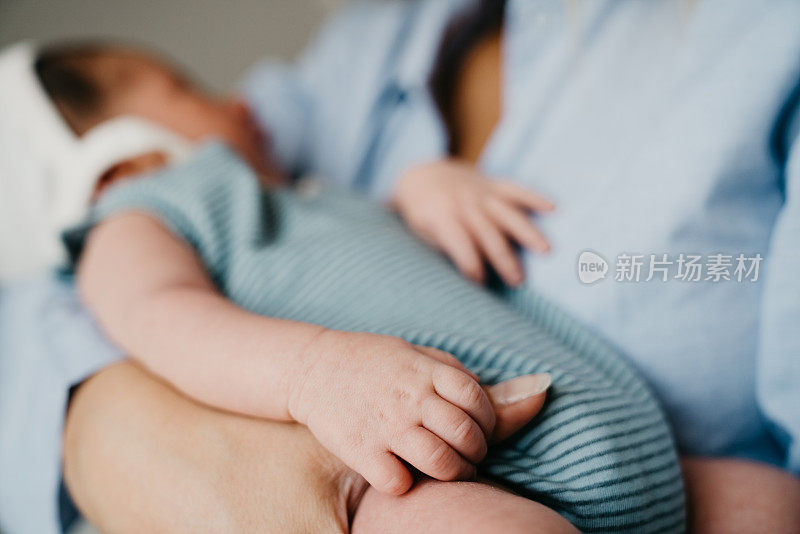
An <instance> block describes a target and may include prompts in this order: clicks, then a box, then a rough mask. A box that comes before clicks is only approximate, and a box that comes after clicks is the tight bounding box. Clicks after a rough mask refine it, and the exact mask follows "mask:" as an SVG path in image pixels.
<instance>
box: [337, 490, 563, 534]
mask: <svg viewBox="0 0 800 534" xmlns="http://www.w3.org/2000/svg"><path fill="white" fill-rule="evenodd" d="M372 532H382V533H386V534H392V533H397V534H408V533H409V532H413V533H415V534H417V533H419V534H424V533H428V532H430V533H449V532H457V533H459V534H461V533H464V534H482V533H486V534H494V533H497V532H503V533H504V534H506V533H507V534H515V533H526V534H527V533H537V532H541V533H548V534H560V533H565V534H566V533H570V534H572V533H575V532H578V531H577V530H576V529H575V527H573V526H572V525H571V524H570V523H569V522H568V521H567V520H566V519H564V518H562V517H561V516H560V515H558V514H557V513H555V512H554V511H552V510H550V509H549V508H547V507H545V506H543V505H541V504H539V503H536V502H534V501H530V500H528V499H525V498H523V497H519V496H516V495H513V494H511V493H508V492H507V491H504V490H502V489H500V488H496V487H493V486H490V485H489V484H485V483H481V482H439V481H436V480H431V479H425V480H422V481H420V482H418V483H417V484H415V485H414V487H413V488H412V489H411V491H409V492H408V493H406V494H405V495H402V496H400V497H395V496H390V495H385V494H382V493H379V492H377V491H375V490H374V489H372V488H369V489H368V490H367V491H366V493H365V494H364V497H363V499H362V500H361V503H360V504H359V507H358V510H357V511H356V514H355V517H354V519H353V524H352V531H351V534H368V533H372Z"/></svg>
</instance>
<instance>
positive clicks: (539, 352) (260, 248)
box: [38, 46, 684, 532]
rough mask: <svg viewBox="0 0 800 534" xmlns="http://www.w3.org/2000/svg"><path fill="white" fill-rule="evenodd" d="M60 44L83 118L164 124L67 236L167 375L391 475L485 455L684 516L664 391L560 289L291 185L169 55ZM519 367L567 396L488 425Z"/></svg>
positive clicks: (642, 518)
mask: <svg viewBox="0 0 800 534" xmlns="http://www.w3.org/2000/svg"><path fill="white" fill-rule="evenodd" d="M42 58H44V60H43V61H40V62H39V65H38V74H39V76H40V77H41V79H42V81H43V85H44V87H45V88H46V89H47V90H48V92H49V94H50V96H51V98H52V99H53V101H54V103H55V104H56V106H57V107H58V109H59V111H60V112H61V114H62V116H63V117H64V119H65V121H66V122H67V123H68V124H69V125H70V126H71V128H72V129H73V130H74V131H75V132H77V133H78V134H79V135H81V136H83V137H84V138H86V139H87V140H89V139H91V140H92V142H94V143H95V144H96V145H99V146H102V143H103V142H104V141H103V139H108V138H109V136H110V135H111V134H112V133H114V132H115V131H116V135H118V137H117V138H118V139H119V138H123V137H124V136H125V135H131V136H132V137H136V136H133V135H132V134H130V132H132V131H134V130H135V131H138V132H139V133H140V134H141V133H142V132H151V133H152V135H149V136H148V135H144V137H147V139H148V140H149V144H148V143H147V142H145V143H142V144H141V150H140V151H139V152H137V153H135V154H133V155H131V154H130V153H127V154H124V156H123V155H122V154H120V158H119V159H118V160H116V161H114V162H113V164H111V165H104V166H103V168H102V169H98V170H99V171H101V172H98V174H97V176H96V178H97V180H96V181H93V182H92V183H93V188H94V196H93V202H94V203H93V207H92V211H91V215H90V217H89V220H88V221H87V223H86V224H84V225H82V226H81V227H79V228H76V229H75V230H74V231H71V232H69V234H68V236H67V239H66V241H67V243H68V245H69V247H70V249H71V250H72V251H73V253H74V259H75V265H76V276H77V281H78V286H79V289H80V293H81V295H82V297H83V299H84V301H85V302H86V304H87V306H88V307H89V308H90V309H91V311H92V312H93V313H94V315H95V316H96V318H97V320H98V321H99V323H100V324H101V325H102V327H103V328H104V330H105V331H106V332H107V333H108V335H109V336H110V337H111V339H113V340H114V341H115V342H116V343H117V344H118V345H119V346H120V347H122V348H123V349H125V351H126V352H127V353H128V354H131V355H133V357H135V358H136V359H137V360H138V361H139V362H141V363H142V364H143V365H145V366H146V367H147V368H148V369H150V370H151V371H152V372H153V373H155V374H157V375H159V376H161V377H162V378H164V379H165V380H167V381H169V382H170V383H171V384H173V385H174V386H175V387H177V388H178V389H180V390H181V391H183V392H184V393H186V394H187V395H189V396H191V397H193V398H195V399H198V400H200V401H202V402H204V403H207V404H209V405H211V406H215V407H218V408H220V409H224V410H229V411H232V412H237V413H240V414H245V415H249V416H252V417H260V418H267V419H272V420H280V421H294V422H297V423H300V424H303V425H306V426H307V427H308V428H309V430H310V431H311V432H312V433H313V434H314V436H315V437H316V438H317V439H318V440H319V442H320V443H321V444H322V445H323V446H324V447H326V448H327V449H328V450H329V451H330V452H331V453H333V454H334V455H336V456H337V457H339V458H340V459H342V460H343V461H344V462H345V463H346V464H347V465H348V466H350V467H351V468H352V469H353V470H355V471H356V472H358V473H360V474H361V475H362V476H363V477H364V478H365V479H366V480H367V481H368V482H369V483H370V484H371V485H372V486H374V487H375V488H376V489H378V490H380V491H384V492H388V493H393V494H402V493H404V492H405V491H407V490H408V489H409V488H410V487H411V485H412V483H413V476H412V473H413V472H416V471H419V472H421V473H422V474H424V475H427V476H430V477H433V478H436V479H440V480H456V479H464V478H470V477H473V476H475V474H476V467H475V466H476V465H477V466H478V467H477V469H478V472H479V473H480V474H481V475H482V476H484V477H487V478H490V479H493V480H495V481H497V482H499V483H500V484H502V485H503V486H506V487H509V488H512V489H514V490H515V491H517V492H519V493H520V494H523V495H525V496H527V497H530V498H535V499H536V500H538V501H539V502H542V503H543V504H545V505H547V506H549V507H551V508H553V509H554V510H556V511H558V512H559V513H561V514H562V515H563V516H564V517H566V518H567V519H568V520H570V521H571V522H572V523H573V524H574V525H576V526H577V527H578V528H579V529H581V530H588V531H594V530H608V531H615V532H619V531H624V530H636V531H637V532H649V531H657V530H658V531H663V530H667V531H673V530H674V531H681V530H682V529H683V528H684V495H683V488H682V482H681V476H680V471H679V467H678V460H677V455H676V452H675V448H674V444H673V441H672V438H671V436H670V432H669V429H668V427H667V424H666V422H665V420H664V416H663V414H662V412H661V410H660V408H659V406H658V404H657V402H656V401H655V399H654V397H653V396H652V395H651V393H650V391H649V390H648V388H647V387H646V385H645V384H644V383H643V381H642V380H641V379H640V378H639V377H638V376H637V375H636V374H635V373H634V372H632V371H631V370H630V369H629V368H628V366H627V365H626V364H625V363H624V362H623V360H622V359H621V358H620V356H618V354H616V353H615V352H614V350H613V349H611V348H610V347H608V346H607V345H605V344H604V343H603V342H602V341H600V340H599V339H597V338H595V337H594V336H593V335H592V334H591V333H590V332H588V331H587V330H585V329H584V328H582V327H581V326H580V325H579V324H577V323H575V322H574V321H573V320H571V319H570V318H569V317H568V316H566V315H565V314H563V313H562V312H561V311H559V310H558V309H556V308H555V307H554V306H553V305H552V304H550V303H548V302H546V301H545V300H543V299H542V298H541V297H538V296H536V295H533V294H530V293H527V292H524V291H522V290H511V289H504V290H498V291H495V292H490V291H489V290H487V289H485V288H483V287H479V286H478V285H476V284H474V283H471V282H470V281H468V280H466V279H465V278H464V277H463V276H461V275H460V274H459V272H458V271H457V270H456V269H455V268H454V267H453V266H452V265H451V263H450V262H449V261H448V260H447V259H446V258H445V257H443V256H442V255H440V254H439V253H438V252H436V251H435V250H433V249H431V248H429V246H428V245H427V244H426V243H424V242H422V241H421V240H420V239H418V238H417V237H415V235H414V234H413V233H411V232H409V231H408V230H407V229H406V227H405V226H404V225H403V223H402V222H401V220H400V219H399V218H398V217H397V216H396V215H395V214H393V213H391V212H389V211H387V210H386V209H385V208H384V207H382V206H380V205H377V204H375V203H373V202H370V201H369V200H366V199H363V198H360V197H358V196H355V195H353V194H349V193H346V192H343V191H337V190H333V189H329V188H327V187H325V186H324V185H323V186H321V187H316V188H312V187H290V186H288V185H286V184H285V183H284V180H283V178H282V174H281V172H280V170H279V169H277V167H276V166H275V164H274V163H273V162H272V160H271V159H270V158H269V156H268V155H265V154H264V153H263V150H262V147H263V146H264V143H263V139H261V134H260V133H259V131H258V128H256V126H255V125H254V124H253V122H252V120H251V118H250V116H249V114H248V112H247V109H246V108H245V107H244V106H242V105H241V104H238V103H235V102H231V101H223V100H218V99H215V98H212V97H210V96H209V95H207V94H205V93H203V92H202V91H200V90H199V89H197V88H196V87H195V86H194V85H193V84H192V83H191V82H189V81H188V80H186V79H185V78H184V77H183V76H181V75H180V74H178V73H177V72H176V71H175V70H174V69H172V68H171V67H169V66H168V65H167V64H166V63H164V62H162V61H161V60H159V59H158V58H155V57H153V56H151V55H148V54H144V53H140V52H135V51H132V50H127V49H117V48H104V47H92V46H87V47H75V48H64V49H56V50H52V51H50V52H49V53H46V54H44V55H43V56H42ZM65 74H69V75H65ZM70 76H72V78H71V79H70ZM65 80H66V82H64V81H65ZM59 81H60V82H63V83H61V85H59V83H56V82H59ZM126 132H127V133H126ZM142 136H143V135H139V136H138V137H137V138H141V137H142ZM156 139H157V140H158V142H156V141H154V140H156ZM108 150H109V151H113V150H115V147H114V146H113V144H111V145H109V147H108ZM431 179H435V177H433V178H431ZM408 187H409V188H411V189H412V190H413V187H414V185H413V183H409V185H408ZM505 194H506V196H507V197H508V198H514V199H520V198H528V199H529V203H530V204H536V205H539V206H542V207H545V206H543V205H542V203H541V201H540V199H538V197H535V195H534V196H531V194H530V193H522V192H520V191H517V190H511V189H508V187H507V186H506V190H505ZM403 198H409V199H413V201H414V202H419V203H424V202H425V198H424V195H417V194H413V191H412V192H410V193H407V194H406V195H403ZM403 198H400V199H398V201H399V202H401V203H402V202H403V201H404V200H403ZM529 207H536V206H534V205H531V206H529ZM400 211H401V212H402V211H403V209H402V206H401V207H400ZM499 230H501V229H498V231H499ZM422 237H426V236H422ZM428 237H429V236H428ZM427 241H430V239H429V238H428V239H427ZM512 274H513V273H512ZM509 276H510V277H512V278H513V276H511V275H509ZM516 377H524V378H519V380H523V381H526V382H525V383H526V384H527V390H526V391H527V393H525V395H529V396H533V395H537V394H540V393H541V392H542V391H543V390H544V389H545V388H547V387H548V385H549V384H550V380H552V387H551V388H550V393H549V398H548V403H547V406H546V407H545V409H544V410H543V411H542V413H541V414H540V416H538V417H537V418H536V420H535V421H534V422H533V423H532V424H530V425H528V426H526V427H525V428H524V429H523V431H521V432H518V433H517V434H515V435H514V436H513V437H511V438H509V439H507V440H505V441H503V442H501V443H499V444H490V445H487V438H488V437H489V436H491V435H492V434H493V430H494V426H495V424H496V420H495V410H494V407H493V406H492V404H491V402H490V401H489V399H488V397H487V395H486V393H485V391H484V389H482V387H481V385H480V384H481V382H483V383H485V384H494V383H497V382H500V381H504V380H508V379H512V378H516Z"/></svg>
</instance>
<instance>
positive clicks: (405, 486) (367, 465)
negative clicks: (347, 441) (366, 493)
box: [350, 451, 414, 495]
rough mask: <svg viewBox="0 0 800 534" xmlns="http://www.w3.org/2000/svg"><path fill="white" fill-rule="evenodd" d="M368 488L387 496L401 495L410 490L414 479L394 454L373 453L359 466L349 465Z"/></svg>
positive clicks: (386, 452) (387, 452) (384, 452)
mask: <svg viewBox="0 0 800 534" xmlns="http://www.w3.org/2000/svg"><path fill="white" fill-rule="evenodd" d="M350 467H352V468H353V469H354V470H355V471H357V472H358V473H360V474H361V476H363V477H364V478H365V479H366V481H367V482H369V484H370V486H372V487H373V488H375V489H376V490H378V491H380V492H381V493H388V494H389V495H402V494H403V493H405V492H407V491H408V490H409V489H411V485H412V484H413V483H414V478H413V477H412V476H411V473H410V472H409V471H408V469H407V468H406V466H404V465H403V462H401V461H400V460H399V459H398V458H397V457H396V456H395V455H394V454H392V453H391V452H389V451H382V452H379V453H375V454H373V455H370V456H368V457H366V458H364V459H363V461H362V462H360V465H351V466H350Z"/></svg>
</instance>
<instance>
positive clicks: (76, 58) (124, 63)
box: [35, 44, 276, 178]
mask: <svg viewBox="0 0 800 534" xmlns="http://www.w3.org/2000/svg"><path fill="white" fill-rule="evenodd" d="M35 71H36V74H37V76H38V78H39V81H40V82H41V85H42V87H43V88H44V90H45V92H46V93H47V94H48V96H49V97H50V98H51V100H52V101H53V103H54V104H55V106H56V108H57V109H58V110H59V112H60V113H61V115H62V116H63V118H64V120H65V122H66V123H67V124H68V125H69V126H70V128H71V129H72V130H73V131H74V132H75V134H76V135H78V136H81V135H83V134H85V133H86V132H88V131H89V130H91V129H92V128H94V127H96V126H98V125H100V124H102V123H104V122H105V121H108V120H110V119H113V118H115V117H119V116H123V115H127V116H130V115H132V116H136V117H140V118H143V119H146V120H148V121H150V122H152V123H155V124H157V125H159V126H161V127H163V128H165V129H167V130H169V131H170V132H172V133H173V134H176V135H178V136H179V137H181V138H183V139H186V140H187V141H189V142H197V141H200V140H202V139H205V138H209V137H214V138H217V139H220V140H222V141H224V142H226V143H227V144H228V145H229V146H230V147H231V148H233V149H234V150H236V151H237V152H238V153H239V154H240V155H241V156H242V157H243V158H244V159H245V160H247V161H248V162H249V163H250V165H251V166H252V167H253V168H254V169H255V170H256V171H257V172H259V173H261V174H271V173H274V172H275V171H276V169H275V168H274V165H272V164H271V163H270V159H269V158H268V157H266V156H265V144H264V140H263V136H262V134H261V132H260V131H259V129H258V127H257V126H256V124H255V122H254V121H253V119H252V116H251V114H250V112H249V110H248V108H247V106H245V105H244V103H243V102H241V101H240V100H238V99H235V98H219V97H216V96H213V95H211V94H209V93H208V92H206V91H203V90H202V89H200V88H199V87H198V86H197V85H196V84H194V83H193V82H191V81H190V80H189V79H188V78H186V77H185V76H184V75H183V74H181V73H180V72H179V70H178V69H176V68H174V67H173V66H171V65H169V64H168V63H167V62H166V61H164V60H163V59H161V58H158V57H157V56H155V55H153V54H149V53H146V52H142V51H139V50H135V49H132V48H126V47H121V46H106V45H99V44H78V45H67V46H57V47H51V48H46V49H44V50H42V51H41V52H40V53H39V55H38V58H37V60H36V64H35ZM160 164H163V158H161V157H160V156H159V154H155V153H151V154H143V155H142V156H141V157H139V158H135V159H134V160H131V161H127V162H121V165H123V167H121V168H117V169H115V172H119V173H122V174H130V173H131V172H141V171H146V170H151V169H152V168H154V167H157V166H159V165H160ZM116 177H117V176H112V178H116ZM106 178H108V177H106Z"/></svg>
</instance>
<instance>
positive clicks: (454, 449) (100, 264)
mask: <svg viewBox="0 0 800 534" xmlns="http://www.w3.org/2000/svg"><path fill="white" fill-rule="evenodd" d="M78 277H79V280H78V281H79V288H80V291H81V293H82V296H83V298H84V300H85V301H86V303H87V305H88V306H89V307H90V308H91V309H92V311H93V312H94V313H95V315H96V316H97V317H98V319H99V321H100V323H101V324H102V326H103V327H104V328H105V329H106V331H107V332H108V333H109V334H110V336H111V337H112V338H113V339H114V340H115V341H116V342H117V343H118V344H120V345H121V346H122V348H124V349H126V350H127V351H128V353H129V354H132V355H134V357H136V358H137V359H139V360H140V361H141V362H142V363H143V364H144V365H145V366H147V367H148V368H149V369H151V370H152V371H153V372H154V373H155V374H157V375H160V376H161V377H163V378H165V379H166V380H167V381H169V382H171V383H172V384H173V385H175V386H176V387H177V388H179V389H181V390H182V391H184V392H185V393H186V394H188V395H189V396H192V397H194V398H196V399H198V400H201V401H203V402H206V403H208V404H210V405H213V406H215V407H218V408H222V409H226V410H231V411H235V412H239V413H242V414H246V415H252V416H256V417H263V418H269V419H277V420H295V421H298V422H300V423H303V424H305V425H307V426H308V427H309V429H310V430H311V431H312V432H313V433H314V435H315V436H316V437H317V439H318V440H319V441H320V443H321V444H322V445H323V446H325V447H326V448H328V449H329V450H330V451H331V452H333V453H334V454H335V455H337V456H339V457H340V458H341V459H342V460H343V461H344V462H345V463H347V464H348V465H349V466H350V467H352V468H353V469H354V470H356V471H358V472H359V473H361V474H362V475H363V476H364V477H365V478H366V479H367V480H368V481H369V482H370V483H371V484H372V485H373V486H375V487H376V488H377V489H378V490H381V491H385V492H390V493H398V494H399V493H403V492H405V491H406V490H407V489H408V488H409V487H410V486H411V482H412V478H411V474H410V473H409V471H408V470H407V469H406V468H405V467H404V466H403V464H402V463H401V462H400V460H399V459H398V457H400V458H402V459H404V460H406V461H408V462H409V463H410V464H412V465H414V466H415V467H416V468H418V469H419V470H420V471H422V472H424V473H426V474H428V475H430V476H432V477H434V478H438V479H441V480H452V479H456V478H464V477H469V476H471V475H472V474H473V473H474V467H473V465H472V463H476V462H478V461H480V460H481V459H482V458H483V456H484V455H485V453H486V439H485V436H486V435H488V434H489V433H490V432H491V431H492V428H493V426H494V424H495V415H494V411H493V409H492V406H491V404H490V402H489V400H488V398H487V397H486V394H485V392H484V391H483V389H482V388H481V387H480V386H479V384H478V383H477V381H476V377H475V376H474V375H471V374H470V373H469V372H468V371H466V370H465V369H464V368H463V367H462V366H461V364H460V363H459V362H458V361H457V360H456V359H455V358H454V357H453V356H452V355H450V354H447V353H444V352H442V351H438V350H436V349H432V348H428V347H418V346H414V345H411V344H409V343H406V342H405V341H403V340H401V339H399V338H394V337H389V336H379V335H371V334H358V333H345V332H336V331H331V330H327V329H325V328H322V327H320V326H315V325H310V324H304V323H298V322H293V321H287V320H280V319H273V318H267V317H261V316H257V315H254V314H251V313H248V312H246V311H244V310H242V309H240V308H239V307H237V306H236V305H234V304H233V303H231V302H229V301H227V300H226V299H225V298H224V297H223V296H222V295H220V294H219V293H218V292H217V291H216V290H215V288H214V286H213V284H212V283H211V281H210V280H209V277H208V275H207V274H206V272H205V270H204V268H203V266H202V265H201V263H200V261H199V260H198V258H197V256H196V255H195V253H194V251H193V250H192V249H191V248H190V247H189V246H187V245H186V244H185V243H183V242H182V241H180V240H179V239H178V238H176V237H175V236H174V235H172V234H171V233H170V232H169V231H167V230H166V229H165V228H164V227H163V226H162V225H161V224H160V223H158V222H157V221H156V220H154V219H152V218H151V217H149V216H147V215H143V214H136V213H127V214H122V215H118V216H116V217H113V218H111V219H109V220H107V221H106V222H103V223H101V224H100V225H99V226H97V227H96V228H95V229H94V230H93V231H92V234H91V235H90V237H89V240H88V242H87V244H86V248H85V251H84V254H83V256H82V258H81V262H80V264H79V270H78ZM395 455H396V456H395Z"/></svg>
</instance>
